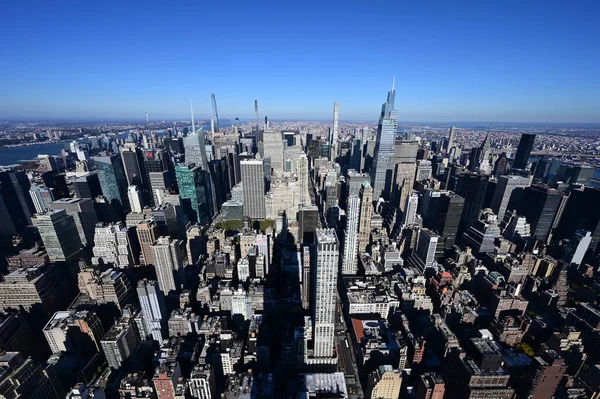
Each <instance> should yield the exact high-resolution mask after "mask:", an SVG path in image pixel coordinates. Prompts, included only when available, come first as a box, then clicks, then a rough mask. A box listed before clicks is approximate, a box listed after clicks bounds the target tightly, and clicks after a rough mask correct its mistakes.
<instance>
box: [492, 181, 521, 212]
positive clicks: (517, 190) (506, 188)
mask: <svg viewBox="0 0 600 399" xmlns="http://www.w3.org/2000/svg"><path fill="white" fill-rule="evenodd" d="M529 184H530V179H529V178H527V177H522V176H513V175H510V176H500V177H498V184H496V190H494V196H493V197H492V204H491V208H492V211H494V213H496V215H498V220H504V214H505V213H506V211H507V210H511V209H515V208H516V206H518V205H519V204H520V203H521V201H520V200H521V198H522V194H523V189H524V188H525V187H529Z"/></svg>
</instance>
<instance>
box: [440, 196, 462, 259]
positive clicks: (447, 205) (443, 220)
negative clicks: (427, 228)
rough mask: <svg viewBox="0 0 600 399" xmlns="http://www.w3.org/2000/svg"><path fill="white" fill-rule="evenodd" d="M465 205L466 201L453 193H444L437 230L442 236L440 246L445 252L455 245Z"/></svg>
mask: <svg viewBox="0 0 600 399" xmlns="http://www.w3.org/2000/svg"><path fill="white" fill-rule="evenodd" d="M464 205H465V199H464V198H463V197H461V196H459V195H456V194H454V193H453V192H452V191H448V192H445V193H443V194H442V196H441V198H440V208H439V213H438V218H437V223H436V226H435V229H436V231H437V232H438V233H439V234H440V239H439V241H440V244H439V245H441V246H443V249H445V250H448V249H450V248H452V246H453V245H454V241H455V240H456V235H457V232H458V227H459V225H460V216H461V214H462V212H463V208H464Z"/></svg>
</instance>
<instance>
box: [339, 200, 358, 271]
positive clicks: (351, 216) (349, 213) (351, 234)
mask: <svg viewBox="0 0 600 399" xmlns="http://www.w3.org/2000/svg"><path fill="white" fill-rule="evenodd" d="M359 219H360V199H359V198H358V196H357V195H351V196H350V198H348V204H347V206H346V221H347V222H346V232H345V237H344V259H343V260H342V274H346V275H352V274H356V273H357V272H358V262H357V259H358V221H359Z"/></svg>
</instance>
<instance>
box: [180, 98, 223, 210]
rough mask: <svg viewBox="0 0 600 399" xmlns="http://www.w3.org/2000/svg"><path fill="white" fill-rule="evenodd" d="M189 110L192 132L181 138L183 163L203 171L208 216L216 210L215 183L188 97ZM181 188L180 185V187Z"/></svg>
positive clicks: (202, 136)
mask: <svg viewBox="0 0 600 399" xmlns="http://www.w3.org/2000/svg"><path fill="white" fill-rule="evenodd" d="M190 111H191V113H192V133H191V134H188V135H187V136H186V137H185V138H184V139H183V146H184V149H185V164H186V165H191V164H194V165H195V166H198V167H200V169H202V173H204V175H205V176H204V179H203V180H204V181H205V183H206V191H207V201H208V206H209V213H210V216H209V217H210V218H212V216H214V215H215V214H216V213H217V212H218V209H217V198H216V193H215V185H214V182H213V179H212V176H211V174H210V169H209V168H208V160H207V157H206V143H205V141H204V129H202V128H200V133H197V132H196V121H195V120H194V108H193V107H192V99H191V98H190ZM180 190H181V187H180Z"/></svg>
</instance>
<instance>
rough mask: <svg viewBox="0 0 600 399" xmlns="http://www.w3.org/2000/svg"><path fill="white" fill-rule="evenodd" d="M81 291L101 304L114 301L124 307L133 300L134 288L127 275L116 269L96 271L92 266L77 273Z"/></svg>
mask: <svg viewBox="0 0 600 399" xmlns="http://www.w3.org/2000/svg"><path fill="white" fill-rule="evenodd" d="M77 282H78V285H79V291H80V292H81V293H82V294H87V295H88V296H89V298H90V299H92V300H94V301H96V302H98V303H99V304H107V303H114V304H115V305H117V306H118V307H119V309H122V308H123V307H124V306H125V305H127V304H128V303H130V302H131V299H132V295H133V288H132V287H131V283H130V282H129V278H127V276H126V275H125V274H124V273H123V272H121V271H119V270H116V269H108V270H106V271H104V272H102V273H96V272H94V270H93V269H91V268H86V269H83V270H80V271H79V273H78V274H77Z"/></svg>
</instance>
